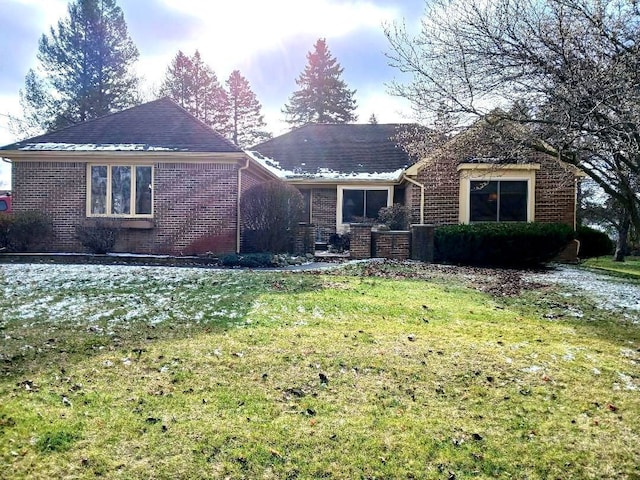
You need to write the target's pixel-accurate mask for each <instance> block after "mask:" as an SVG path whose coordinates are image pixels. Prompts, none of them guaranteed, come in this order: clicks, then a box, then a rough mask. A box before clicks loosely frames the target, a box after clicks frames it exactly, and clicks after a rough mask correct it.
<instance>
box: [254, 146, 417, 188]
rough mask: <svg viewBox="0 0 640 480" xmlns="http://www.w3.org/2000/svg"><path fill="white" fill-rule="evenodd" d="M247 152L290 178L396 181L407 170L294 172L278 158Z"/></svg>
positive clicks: (275, 171)
mask: <svg viewBox="0 0 640 480" xmlns="http://www.w3.org/2000/svg"><path fill="white" fill-rule="evenodd" d="M245 153H246V154H247V155H249V156H250V157H251V158H252V159H253V160H255V161H256V162H258V163H259V164H260V165H262V166H263V167H264V168H266V169H267V170H269V171H270V172H271V173H274V174H275V175H277V176H278V177H279V178H282V179H288V180H294V179H300V180H302V179H309V180H361V181H367V180H369V181H390V182H395V181H397V180H399V179H400V177H402V174H403V173H404V171H405V169H404V168H399V169H397V170H394V171H392V172H338V171H335V170H331V169H329V168H321V169H319V170H318V171H317V172H294V171H293V170H285V169H284V168H282V167H281V166H280V163H279V162H278V161H277V160H274V159H273V158H269V157H266V156H264V155H262V154H261V153H260V152H256V151H252V150H248V151H246V152H245Z"/></svg>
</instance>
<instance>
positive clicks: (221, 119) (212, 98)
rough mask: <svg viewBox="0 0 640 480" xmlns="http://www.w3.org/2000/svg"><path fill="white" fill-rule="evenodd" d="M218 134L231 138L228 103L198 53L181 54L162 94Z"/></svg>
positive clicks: (164, 83) (213, 75)
mask: <svg viewBox="0 0 640 480" xmlns="http://www.w3.org/2000/svg"><path fill="white" fill-rule="evenodd" d="M159 93H160V95H162V96H168V97H170V98H172V99H173V100H174V101H175V102H176V103H178V104H180V105H181V106H182V107H183V108H184V109H185V110H187V111H188V112H190V113H191V114H192V115H193V116H195V117H196V118H198V119H200V120H202V121H203V122H204V123H206V124H207V125H209V126H210V127H211V128H213V129H214V130H216V131H218V132H219V133H221V134H223V135H226V136H229V132H230V123H229V99H228V97H227V93H226V92H225V90H224V88H222V86H221V85H220V82H219V81H218V77H217V75H216V74H215V72H214V71H213V70H212V69H211V67H209V66H208V65H207V64H205V63H204V61H203V60H202V57H201V56H200V52H198V51H197V50H196V51H195V53H194V54H193V56H191V57H188V56H186V55H185V54H184V53H182V51H178V53H177V54H176V56H175V57H174V59H173V60H172V61H171V64H170V65H169V67H167V72H166V74H165V78H164V81H163V82H162V86H161V87H160V91H159Z"/></svg>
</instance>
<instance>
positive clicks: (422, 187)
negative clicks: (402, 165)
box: [402, 175, 425, 225]
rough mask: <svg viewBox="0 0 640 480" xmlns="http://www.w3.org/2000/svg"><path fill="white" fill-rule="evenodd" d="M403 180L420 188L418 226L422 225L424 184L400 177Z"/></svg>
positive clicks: (404, 176)
mask: <svg viewBox="0 0 640 480" xmlns="http://www.w3.org/2000/svg"><path fill="white" fill-rule="evenodd" d="M402 178H403V180H406V181H407V182H409V183H413V184H414V185H416V186H418V187H420V224H421V225H424V189H425V186H424V183H420V182H416V181H415V180H414V179H413V178H409V177H407V176H406V175H402Z"/></svg>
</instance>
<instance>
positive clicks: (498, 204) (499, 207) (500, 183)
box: [469, 178, 529, 223]
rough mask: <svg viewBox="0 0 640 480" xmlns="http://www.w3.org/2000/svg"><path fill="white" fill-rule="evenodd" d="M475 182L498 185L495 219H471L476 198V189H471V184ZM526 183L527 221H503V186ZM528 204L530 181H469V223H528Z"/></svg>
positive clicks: (512, 179)
mask: <svg viewBox="0 0 640 480" xmlns="http://www.w3.org/2000/svg"><path fill="white" fill-rule="evenodd" d="M474 182H478V183H484V184H487V185H488V184H490V183H495V184H496V191H495V195H496V198H495V202H496V206H495V207H496V212H495V219H492V220H489V219H485V220H472V219H471V215H472V213H473V207H472V205H471V202H472V200H473V198H474V195H473V192H474V191H475V189H473V188H471V184H472V183H474ZM515 182H517V183H524V184H525V191H524V194H525V215H524V216H525V220H502V218H501V216H502V213H503V212H502V201H503V192H502V186H503V184H505V183H515ZM528 204H529V180H517V179H514V178H509V179H492V180H474V179H469V223H494V222H495V223H513V222H523V221H527V219H528V218H529V208H528Z"/></svg>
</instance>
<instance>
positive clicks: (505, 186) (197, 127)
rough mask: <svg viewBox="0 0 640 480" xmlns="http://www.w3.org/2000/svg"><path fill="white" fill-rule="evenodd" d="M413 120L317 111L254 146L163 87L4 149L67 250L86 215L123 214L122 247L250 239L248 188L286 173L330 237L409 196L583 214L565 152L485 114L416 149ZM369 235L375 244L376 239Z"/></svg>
mask: <svg viewBox="0 0 640 480" xmlns="http://www.w3.org/2000/svg"><path fill="white" fill-rule="evenodd" d="M410 127H411V126H410V125H405V124H387V125H383V124H361V125H357V124H340V125H335V124H331V125H326V124H313V125H306V126H303V127H300V128H297V129H294V130H292V131H291V132H289V133H286V134H284V135H281V136H279V137H276V138H273V139H271V140H269V141H266V142H264V143H261V144H259V145H257V146H255V147H254V148H252V149H251V150H250V151H247V152H244V151H242V150H240V149H238V147H236V146H235V145H234V144H232V143H231V142H229V141H228V140H226V139H225V138H223V137H222V136H221V135H219V134H218V133H216V132H215V131H213V130H212V129H210V128H209V127H208V126H206V125H205V124H203V123H202V122H200V121H199V120H197V119H196V118H194V117H193V116H192V115H190V114H189V113H188V112H187V111H186V110H184V109H183V108H181V107H180V106H178V105H177V104H175V103H174V102H173V101H171V100H169V99H167V98H164V99H159V100H155V101H152V102H149V103H146V104H143V105H139V106H136V107H133V108H130V109H128V110H124V111H122V112H119V113H114V114H111V115H107V116H104V117H101V118H98V119H95V120H90V121H88V122H84V123H81V124H77V125H73V126H70V127H67V128H65V129H62V130H58V131H55V132H51V133H47V134H45V135H41V136H38V137H34V138H30V139H27V140H23V141H21V142H17V143H14V144H12V145H7V146H5V147H2V148H0V156H2V157H5V158H7V159H9V160H10V161H11V162H12V163H13V168H12V183H13V190H14V193H13V196H12V206H13V210H14V211H15V212H23V211H31V210H37V211H41V212H44V213H46V214H47V215H48V216H50V217H51V219H52V221H53V226H54V238H53V239H52V240H51V242H49V244H48V245H47V248H48V250H50V251H57V252H77V251H82V250H83V246H82V245H80V243H79V241H78V239H77V238H76V229H77V228H78V227H79V226H89V227H91V226H92V225H98V224H100V223H101V222H104V221H105V220H108V221H109V222H110V223H113V224H115V225H116V226H118V227H120V234H119V237H118V241H117V243H116V246H115V248H114V250H115V251H119V252H131V253H166V254H174V255H187V254H198V253H205V252H212V253H215V254H220V253H226V252H232V251H239V250H240V247H241V237H242V219H241V211H240V199H241V197H242V195H243V194H244V192H246V191H247V189H248V188H250V187H251V186H253V185H256V184H258V183H261V182H265V181H269V180H274V179H278V178H279V179H282V180H284V181H287V182H289V183H291V184H293V185H295V186H296V187H297V188H298V189H299V190H300V192H302V194H303V197H304V199H305V205H306V211H305V214H304V218H301V219H300V220H301V222H306V223H309V224H313V225H314V228H315V240H316V241H317V242H325V243H326V242H327V241H328V240H329V237H330V236H331V235H332V234H334V233H335V232H347V231H350V230H352V225H354V224H356V223H358V224H360V223H363V221H364V222H367V221H370V222H372V221H374V220H375V218H376V217H377V215H378V211H379V210H380V208H381V207H385V206H390V205H392V204H394V203H401V204H404V205H407V206H409V207H410V210H411V222H412V223H415V224H427V223H428V224H435V225H444V224H454V223H469V222H497V221H501V222H505V221H507V222H508V221H527V222H533V221H538V222H563V223H566V224H569V225H571V226H575V221H576V191H577V179H578V174H577V172H575V171H574V170H571V169H570V168H568V167H566V166H563V165H562V164H561V163H560V162H558V161H557V160H556V159H555V158H553V157H550V156H548V155H545V154H540V153H536V152H534V151H531V150H527V149H525V148H523V147H522V144H523V143H522V142H520V141H519V140H515V141H513V140H505V138H506V137H501V136H500V135H496V131H495V129H493V127H492V128H489V125H488V124H486V122H483V121H480V122H476V124H474V125H473V126H471V127H470V128H468V129H466V130H465V131H464V132H462V133H460V134H458V135H457V136H455V137H454V138H452V139H450V140H448V141H447V142H445V143H444V144H442V145H439V146H437V147H435V146H433V147H432V148H428V149H426V150H423V152H424V153H423V154H421V155H419V156H415V157H411V156H410V155H409V154H408V153H407V151H406V149H405V148H403V147H401V146H399V142H398V135H400V134H402V132H404V131H406V130H407V129H408V128H410ZM512 137H513V136H512V135H511V136H509V138H512ZM510 141H511V144H510V143H509V142H510ZM353 228H355V227H353ZM370 230H371V229H369V233H368V234H370ZM307 234H308V232H307V233H305V235H307ZM305 238H308V237H307V236H305ZM374 240H375V239H374ZM308 243H309V242H306V241H305V245H306V244H308ZM311 243H313V242H311ZM393 243H394V244H395V243H397V242H396V240H395V239H394V240H393ZM400 243H402V244H403V248H404V249H405V251H408V248H409V247H408V240H401V241H400ZM362 248H363V252H362V255H367V251H368V247H367V243H366V241H365V242H363V246H362ZM389 248H391V249H392V248H395V247H394V245H391V246H390V247H389ZM352 250H353V249H352ZM352 253H353V252H352Z"/></svg>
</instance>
